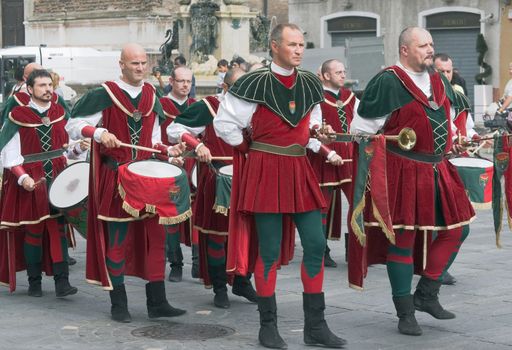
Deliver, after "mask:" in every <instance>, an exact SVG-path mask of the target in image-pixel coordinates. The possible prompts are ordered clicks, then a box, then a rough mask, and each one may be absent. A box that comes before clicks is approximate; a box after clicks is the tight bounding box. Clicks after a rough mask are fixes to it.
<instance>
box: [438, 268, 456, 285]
mask: <svg viewBox="0 0 512 350" xmlns="http://www.w3.org/2000/svg"><path fill="white" fill-rule="evenodd" d="M455 283H457V280H456V279H455V277H453V276H452V275H450V273H449V272H448V271H446V272H445V273H444V275H443V279H442V281H441V284H442V285H445V286H451V285H453V284H455Z"/></svg>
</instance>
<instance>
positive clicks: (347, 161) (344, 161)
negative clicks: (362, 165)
mask: <svg viewBox="0 0 512 350" xmlns="http://www.w3.org/2000/svg"><path fill="white" fill-rule="evenodd" d="M325 162H326V163H329V161H328V160H326V161H325ZM350 162H352V159H342V160H341V164H342V165H343V163H350Z"/></svg>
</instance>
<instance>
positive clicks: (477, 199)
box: [450, 158, 493, 209]
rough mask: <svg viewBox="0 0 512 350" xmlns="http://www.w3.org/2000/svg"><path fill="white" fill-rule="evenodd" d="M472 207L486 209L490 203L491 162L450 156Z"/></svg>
mask: <svg viewBox="0 0 512 350" xmlns="http://www.w3.org/2000/svg"><path fill="white" fill-rule="evenodd" d="M450 162H451V163H452V164H453V165H455V167H456V168H457V172H458V173H459V176H460V178H461V179H462V182H464V187H465V188H466V192H467V194H468V196H469V200H470V201H471V203H472V204H473V207H475V208H478V209H488V208H490V207H491V203H492V176H493V163H492V162H490V161H488V160H486V159H481V158H452V159H450Z"/></svg>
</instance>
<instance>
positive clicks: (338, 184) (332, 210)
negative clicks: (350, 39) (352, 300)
mask: <svg viewBox="0 0 512 350" xmlns="http://www.w3.org/2000/svg"><path fill="white" fill-rule="evenodd" d="M318 74H319V76H320V80H321V81H322V85H323V89H324V101H323V102H322V103H321V104H320V107H321V109H322V118H323V119H324V121H325V122H326V123H327V124H329V125H330V126H332V128H333V129H334V131H335V132H338V133H349V132H350V128H349V126H350V122H352V116H353V111H354V109H357V105H358V104H359V101H358V100H357V98H356V97H355V95H354V93H353V92H352V91H350V90H349V89H345V88H344V84H345V77H346V71H345V65H344V64H343V63H342V62H340V61H338V60H336V59H330V60H327V61H325V62H324V63H323V64H322V65H321V66H320V68H319V72H318ZM324 147H326V148H328V151H329V152H331V151H335V152H336V153H338V154H339V155H340V156H341V157H342V158H344V159H349V158H352V143H348V142H333V143H332V144H330V145H328V146H327V145H325V146H324ZM308 157H309V161H310V162H311V166H312V167H313V170H314V171H315V174H316V177H317V179H318V181H319V185H320V188H321V189H322V193H323V195H324V198H325V201H326V203H327V207H326V208H324V209H322V226H323V229H324V234H325V237H326V238H327V239H336V240H337V239H340V237H341V221H342V220H341V192H340V191H343V193H345V196H346V198H347V200H348V202H349V203H350V202H351V201H352V195H351V192H350V190H351V185H350V182H351V181H352V164H351V163H346V164H343V165H340V166H334V165H332V164H329V163H326V162H325V159H324V158H323V157H322V156H321V155H319V154H318V153H314V152H312V151H308ZM329 252H330V249H329V246H328V245H326V246H325V255H324V265H325V266H326V267H336V266H337V264H336V262H335V261H334V260H333V259H332V258H331V255H330V253H329Z"/></svg>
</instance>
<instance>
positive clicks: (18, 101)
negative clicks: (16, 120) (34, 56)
mask: <svg viewBox="0 0 512 350" xmlns="http://www.w3.org/2000/svg"><path fill="white" fill-rule="evenodd" d="M38 69H43V67H41V65H40V64H38V63H35V62H31V63H29V64H27V65H26V66H25V68H24V69H23V80H24V81H25V83H24V84H23V85H22V86H21V87H20V89H19V90H18V91H17V92H16V93H14V94H13V95H12V96H10V97H9V98H8V99H7V100H6V101H5V104H4V107H3V110H2V116H1V119H0V126H1V125H3V124H4V122H5V121H6V120H7V119H8V118H9V113H11V111H12V109H13V108H14V107H17V106H27V105H28V104H29V103H30V94H29V93H28V90H27V83H26V80H27V78H28V76H29V75H30V73H32V72H33V71H34V70H38ZM52 101H53V102H54V103H57V104H60V105H61V106H62V107H63V108H64V111H66V113H69V109H68V105H67V103H66V102H65V101H64V99H63V98H62V97H60V96H59V95H58V94H56V93H55V92H53V94H52Z"/></svg>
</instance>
